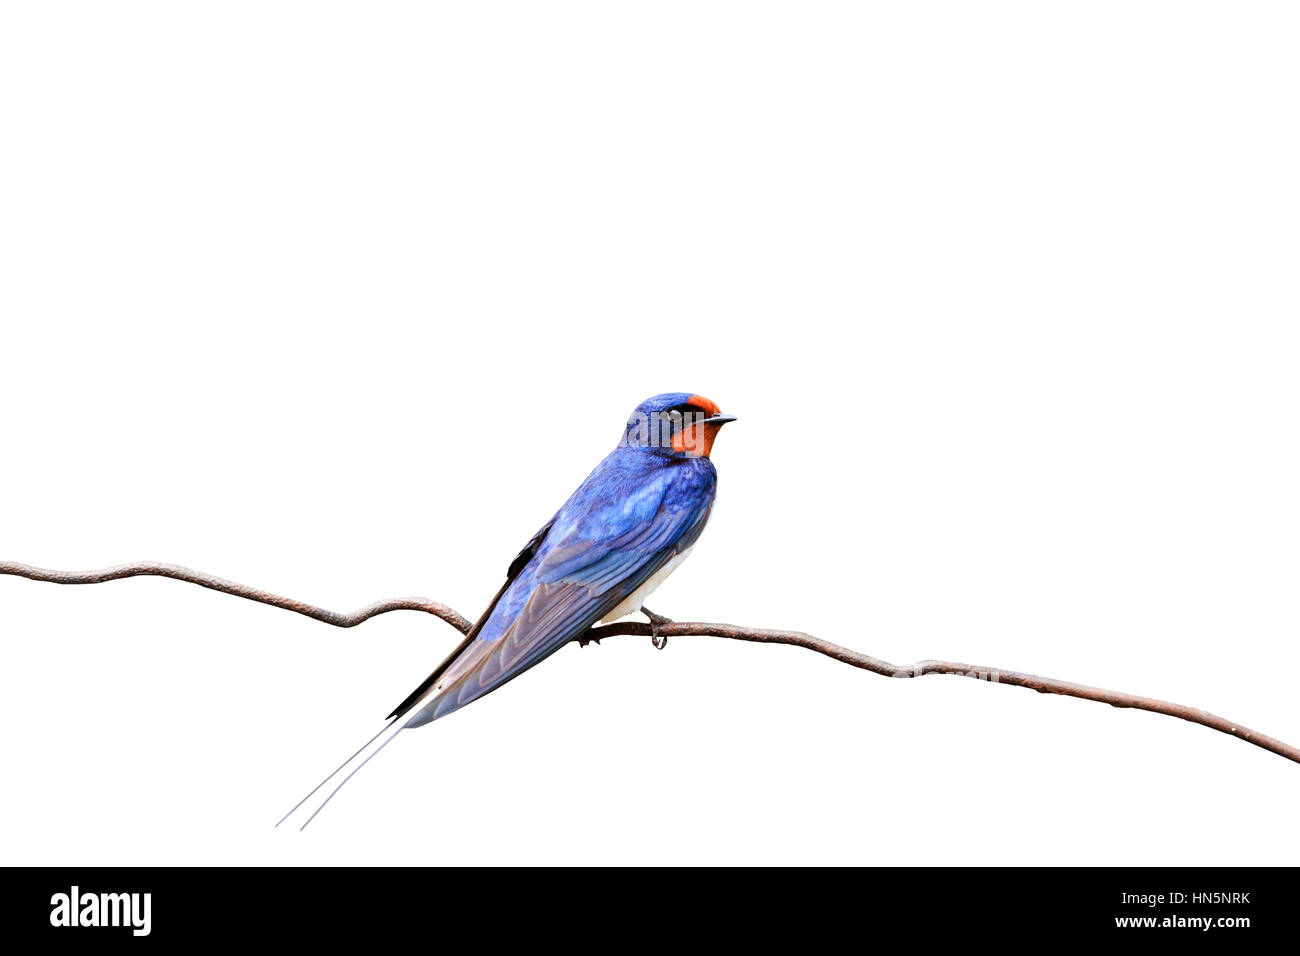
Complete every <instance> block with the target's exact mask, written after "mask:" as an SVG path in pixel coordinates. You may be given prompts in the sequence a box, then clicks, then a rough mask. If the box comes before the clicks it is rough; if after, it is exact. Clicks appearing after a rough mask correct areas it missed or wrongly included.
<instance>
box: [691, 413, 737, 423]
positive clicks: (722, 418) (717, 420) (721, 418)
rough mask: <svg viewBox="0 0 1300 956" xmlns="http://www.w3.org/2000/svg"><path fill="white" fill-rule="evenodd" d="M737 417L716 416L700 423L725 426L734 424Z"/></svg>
mask: <svg viewBox="0 0 1300 956" xmlns="http://www.w3.org/2000/svg"><path fill="white" fill-rule="evenodd" d="M735 420H736V416H735V415H714V416H713V417H712V418H706V419H704V421H702V422H700V424H701V425H725V424H727V422H734V421H735Z"/></svg>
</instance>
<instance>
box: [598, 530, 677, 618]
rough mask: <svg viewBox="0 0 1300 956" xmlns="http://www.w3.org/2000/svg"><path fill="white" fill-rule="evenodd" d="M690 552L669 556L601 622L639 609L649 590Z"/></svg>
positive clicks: (675, 567) (657, 585)
mask: <svg viewBox="0 0 1300 956" xmlns="http://www.w3.org/2000/svg"><path fill="white" fill-rule="evenodd" d="M692 547H694V545H692ZM690 553H691V549H690V548H687V549H686V550H685V551H683V552H682V553H681V554H678V555H674V556H673V557H672V558H670V559H669V561H668V563H667V564H665V565H664V566H663V567H662V568H660V569H659V570H658V571H656V572H655V573H654V574H652V575H650V577H648V578H646V582H645V584H643V585H641V586H640V587H639V588H637V589H636V590H635V591H633V592H632V593H631V594H629V595H628V596H627V598H626V599H624V601H623V603H622V604H620V605H619V606H618V607H616V608H614V610H612V611H610V612H609V613H608V614H606V615H605V616H604V617H602V618H601V619H600V621H601V623H602V624H608V623H609V622H610V621H617V620H618V619H619V618H620V617H626V616H627V615H629V614H633V613H635V612H637V611H639V610H641V603H642V602H643V601H644V600H645V599H646V598H648V597H649V596H650V592H651V591H653V590H654V589H655V588H657V587H659V585H661V584H663V583H664V581H665V579H667V577H668V575H670V574H672V573H673V572H674V571H676V570H677V565H679V564H681V563H682V562H683V561H685V560H686V556H687V555H688V554H690Z"/></svg>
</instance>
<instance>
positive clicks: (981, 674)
mask: <svg viewBox="0 0 1300 956" xmlns="http://www.w3.org/2000/svg"><path fill="white" fill-rule="evenodd" d="M655 632H657V633H658V636H659V637H661V638H664V637H679V636H680V637H725V638H728V639H730V640H733V641H752V642H753V643H756V644H790V645H792V646H794V647H805V648H807V649H808V650H810V651H816V652H817V653H818V654H825V655H826V656H827V657H831V658H834V659H835V660H837V661H842V662H844V663H845V664H849V665H851V666H853V667H861V668H862V669H863V670H868V671H871V672H872V673H873V674H880V675H881V676H883V677H925V676H927V675H929V674H950V675H953V676H955V677H973V678H974V679H975V680H983V681H988V682H990V683H993V684H1010V685H1011V686H1012V687H1028V688H1029V689H1030V690H1036V691H1038V693H1040V694H1060V695H1061V696H1063V697H1078V698H1080V699H1081V700H1095V701H1097V702H1098V703H1102V704H1110V705H1111V706H1112V707H1131V708H1132V709H1134V710H1149V711H1151V712H1152V713H1154V714H1164V715H1165V716H1167V717H1177V718H1178V719H1179V720H1188V721H1191V722H1192V723H1194V724H1200V725H1201V726H1203V727H1209V728H1210V729H1211V730H1217V731H1219V732H1220V733H1224V734H1230V735H1232V736H1233V737H1237V738H1239V739H1241V740H1244V741H1246V742H1247V743H1250V744H1254V745H1255V746H1256V747H1263V748H1264V749H1265V750H1271V751H1272V752H1273V753H1275V754H1278V755H1279V756H1282V757H1286V758H1287V759H1288V760H1294V761H1295V762H1296V763H1300V747H1293V746H1291V745H1290V744H1288V743H1284V742H1283V741H1281V740H1278V739H1277V738H1275V737H1269V736H1268V735H1267V734H1261V733H1260V732H1259V731H1257V730H1251V729H1250V728H1249V727H1243V726H1242V725H1241V724H1238V723H1234V722H1233V721H1231V720H1226V719H1225V718H1223V717H1219V716H1217V715H1215V714H1211V713H1208V712H1206V711H1204V710H1199V709H1197V708H1196V707H1188V706H1187V705H1185V704H1174V703H1170V702H1169V701H1166V700H1157V699H1156V698H1154V697H1141V696H1139V695H1137V694H1125V693H1123V692H1121V691H1117V690H1106V689H1105V688H1103V687H1090V686H1088V685H1087V684H1075V683H1072V682H1071V681H1064V680H1057V679H1056V678H1054V677H1039V676H1038V675H1037V674H1022V673H1020V672H1019V671H1007V670H1002V669H1001V668H997V667H982V666H979V665H976V664H958V663H956V662H954V661H917V662H916V663H915V664H909V665H900V664H891V663H889V661H882V660H881V659H880V658H878V657H871V656H870V655H868V654H863V653H860V652H858V651H854V650H850V649H849V648H847V647H841V646H840V645H839V644H832V643H831V642H830V641H826V640H823V639H822V638H820V637H813V636H812V635H811V634H805V633H803V632H802V631H770V630H762V629H759V628H752V627H737V626H735V625H734V624H686V623H681V622H677V621H674V622H672V623H670V624H656V625H653V626H652V625H650V624H643V623H641V622H639V621H618V622H616V623H614V624H605V625H603V626H601V627H593V628H592V629H591V630H590V631H588V632H587V633H586V634H584V635H583V636H582V639H583V640H587V641H595V640H601V639H603V638H606V637H615V636H616V635H619V634H638V635H645V636H652V635H653V634H654V633H655Z"/></svg>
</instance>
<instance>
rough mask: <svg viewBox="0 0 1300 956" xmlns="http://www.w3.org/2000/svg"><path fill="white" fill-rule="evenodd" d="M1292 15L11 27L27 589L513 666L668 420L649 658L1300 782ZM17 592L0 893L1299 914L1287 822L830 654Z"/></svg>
mask: <svg viewBox="0 0 1300 956" xmlns="http://www.w3.org/2000/svg"><path fill="white" fill-rule="evenodd" d="M1298 25H1300V24H1298V23H1297V16H1296V14H1295V8H1294V7H1293V6H1291V5H1287V4H1252V5H1249V6H1243V5H1240V4H1229V3H1221V4H1202V3H1185V2H1179V3H1168V4H1162V3H1132V2H1124V3H1093V4H1068V5H1067V4H1042V3H1014V4H1011V3H1000V4H987V3H986V4H969V3H955V4H938V3H897V4H870V5H868V4H858V3H849V4H808V3H797V4H796V3H788V4H768V3H753V2H748V3H737V4H721V3H702V2H699V0H693V2H689V3H665V2H660V3H654V4H627V3H619V4H610V3H585V4H561V3H547V4H537V3H520V4H504V3H483V2H475V3H446V4H437V5H432V4H424V3H412V4H383V5H376V4H360V3H355V4H327V3H315V2H314V3H302V4H291V3H279V4H267V3H261V2H259V3H242V4H241V3H226V4H220V5H198V4H184V5H177V4H170V3H156V4H112V5H103V4H16V3H15V4H7V5H5V7H4V8H3V14H2V15H0V131H2V132H0V135H3V137H4V146H3V150H2V151H0V263H2V266H0V268H2V269H3V282H2V283H0V317H2V320H3V339H2V341H0V408H3V419H2V422H3V425H2V429H3V430H2V437H3V445H2V451H0V454H2V455H3V461H2V462H0V465H2V467H0V482H2V485H0V491H2V492H3V494H2V495H0V506H2V507H0V558H3V559H6V560H17V561H25V562H28V563H33V564H38V565H43V566H47V567H57V568H76V569H80V568H93V567H98V566H102V565H108V564H115V563H119V562H123V561H127V560H134V559H143V558H152V559H157V560H165V561H173V562H177V563H181V564H186V565H190V566H193V567H197V568H201V569H204V570H208V571H211V572H214V573H217V574H221V575H223V576H226V577H229V578H233V579H235V580H238V581H244V582H248V583H251V584H255V585H258V586H261V587H264V588H268V589H271V590H275V591H278V592H280V593H282V594H287V595H291V596H293V597H297V598H301V599H303V600H307V601H312V602H315V603H318V604H321V605H324V606H327V607H330V608H335V609H340V610H349V609H352V608H354V607H357V606H360V605H362V604H365V603H368V602H370V601H372V600H376V599H379V598H384V597H393V596H399V595H407V594H424V595H428V596H430V597H434V598H437V599H440V600H443V601H446V602H448V603H450V604H452V605H453V606H455V607H457V608H459V609H460V610H461V611H462V612H464V613H466V614H468V615H471V616H473V615H476V614H477V613H478V611H479V610H480V609H481V608H482V607H483V605H484V604H485V603H486V602H487V600H488V599H489V598H490V597H491V595H492V594H493V592H494V591H495V590H496V588H497V586H498V584H499V582H500V580H501V578H502V576H503V574H504V572H505V568H506V565H507V563H508V562H509V560H510V558H511V557H512V556H513V555H514V553H515V551H516V550H517V549H518V548H519V547H520V546H521V545H522V544H523V543H524V541H526V540H527V538H528V537H529V536H530V535H531V534H532V533H533V531H534V530H535V529H536V528H537V526H538V525H540V524H541V523H542V522H543V521H544V520H546V519H547V518H548V517H549V516H550V515H551V514H552V512H553V511H554V509H555V508H556V507H557V506H558V505H559V504H560V503H561V502H562V501H563V500H564V498H565V497H566V496H567V495H568V493H569V492H570V491H571V490H572V489H573V488H574V487H575V486H576V485H577V483H578V482H579V481H580V480H581V479H582V478H583V477H584V476H585V475H586V474H587V472H588V471H589V470H590V468H591V467H592V466H593V465H594V464H595V463H596V462H597V461H599V460H600V458H601V457H602V456H603V455H604V454H605V453H606V452H607V451H608V450H609V448H611V447H612V446H613V444H614V442H615V441H616V439H617V437H618V434H619V431H620V425H621V423H622V422H623V420H624V418H625V416H626V414H627V413H628V411H629V410H630V409H631V408H632V407H633V406H634V405H636V404H637V402H639V401H640V400H641V399H643V398H645V397H646V396H648V395H650V394H653V393H656V392H660V391H665V390H679V389H680V390H687V391H695V392H699V393H702V394H704V395H707V396H709V397H710V398H713V399H714V400H716V401H717V402H718V403H719V404H721V405H722V407H723V409H724V410H725V411H727V412H730V413H732V414H735V415H738V416H739V417H740V421H739V422H737V423H736V424H734V425H730V426H728V427H727V429H726V430H725V431H724V432H723V434H722V436H721V438H720V439H719V441H718V444H717V447H716V448H715V451H714V460H715V462H716V464H717V466H718V470H719V472H720V476H721V477H720V489H719V498H718V506H717V508H716V510H715V512H714V517H713V520H712V523H711V525H710V527H709V529H708V530H707V532H706V533H705V535H704V537H703V538H702V539H701V541H700V543H699V546H698V547H697V548H696V550H695V554H694V556H693V557H692V559H691V560H690V561H689V562H687V563H686V564H685V565H684V566H683V567H682V569H681V570H680V571H678V573H677V575H676V576H675V577H674V578H673V579H672V580H671V581H670V582H669V583H668V584H667V585H665V586H664V587H663V588H662V589H661V590H660V591H659V593H658V594H657V595H656V597H655V600H654V601H653V602H652V603H651V606H652V607H655V608H656V609H657V610H659V611H660V612H661V613H665V614H668V615H670V616H673V617H676V618H678V619H683V620H722V621H731V622H736V623H744V624H752V625H758V626H772V627H797V628H802V629H805V630H808V631H811V632H814V633H816V634H819V635H822V636H825V637H827V638H830V639H833V640H835V641H838V642H841V643H843V644H847V645H850V646H852V647H855V648H858V649H861V650H863V651H866V652H868V653H871V654H876V655H879V656H883V657H886V658H888V659H890V660H893V661H897V662H911V661H914V660H917V659H921V658H927V657H946V658H950V659H956V660H962V661H968V662H971V663H975V664H983V665H991V666H999V667H1004V668H1014V669H1020V670H1028V671H1031V672H1035V673H1041V674H1048V675H1052V676H1056V677H1061V678H1066V679H1071V680H1075V681H1082V682H1089V683H1095V684H1100V685H1102V686H1105V687H1113V688H1117V689H1121V690H1130V691H1136V692H1140V693H1143V694H1148V695H1153V696H1158V697H1163V698H1167V699H1171V700H1175V701H1180V702H1185V703H1190V704H1194V705H1197V706H1200V707H1203V708H1206V709H1208V710H1211V711H1213V712H1216V713H1220V714H1223V715H1225V716H1228V717H1231V718H1232V719H1234V720H1241V721H1244V722H1245V723H1246V724H1247V725H1249V726H1251V727H1254V728H1256V729H1258V730H1260V731H1263V732H1265V733H1269V734H1273V735H1275V736H1278V737H1281V738H1282V739H1284V740H1290V741H1292V742H1297V741H1300V709H1298V708H1297V698H1296V691H1295V675H1296V672H1297V669H1298V668H1300V641H1298V640H1297V638H1298V637H1300V602H1298V601H1297V599H1296V594H1297V591H1296V586H1297V572H1298V571H1300V544H1298V543H1297V542H1300V504H1298V503H1297V502H1298V498H1297V488H1300V446H1298V445H1297V440H1296V420H1297V412H1298V411H1300V377H1298V376H1297V374H1296V372H1297V364H1298V363H1300V347H1298V346H1300V333H1298V332H1297V305H1300V290H1298V288H1297V272H1296V265H1297V261H1298V256H1300V248H1298V247H1300V239H1298V233H1297V222H1300V187H1298V185H1297V184H1298V183H1300V177H1297V175H1296V171H1297V170H1298V169H1300V136H1298V134H1297V124H1296V121H1295V120H1296V115H1297V114H1296V109H1297V103H1296V99H1297V90H1298V89H1300V60H1298V59H1297V57H1296V55H1295V51H1296V45H1297V39H1298V37H1297V26H1298ZM455 639H456V635H455V634H454V632H452V631H451V630H450V629H449V628H448V627H446V626H445V625H443V624H441V623H440V622H438V621H436V620H434V619H432V618H428V617H425V616H423V615H419V614H393V615H390V616H387V617H383V618H378V619H375V620H374V621H371V622H370V623H367V624H365V625H363V626H362V627H360V628H357V629H355V630H351V631H341V630H336V629H333V628H331V627H329V626H327V625H324V624H320V623H316V622H313V621H310V620H307V619H305V618H301V617H297V616H295V615H293V614H289V613H286V612H283V611H279V610H275V609H272V608H267V607H263V606H260V605H255V604H250V603H246V602H242V601H238V600H235V599H233V598H230V597H225V596H222V595H217V594H213V593H211V592H207V591H203V590H201V589H198V588H194V587H191V586H188V585H185V584H181V583H178V582H173V581H165V580H156V579H140V580H132V581H125V582H117V583H112V584H104V585H100V586H96V587H83V588H61V587H56V586H54V585H49V584H37V583H33V582H30V581H25V580H20V579H14V578H3V579H0V653H2V654H3V669H2V672H0V722H2V726H3V728H4V731H3V738H2V739H0V749H2V751H3V766H4V768H5V770H4V783H3V787H0V848H2V850H0V853H2V854H3V860H4V862H11V863H40V864H141V863H157V864H167V863H185V864H189V863H193V864H200V863H299V862H302V863H371V862H374V863H411V864H414V863H425V864H442V863H507V862H513V863H652V864H654V863H705V862H708V863H778V862H779V863H794V862H799V863H830V862H835V863H906V864H931V863H1086V864H1101V863H1122V864H1131V863H1160V864H1191V863H1288V862H1295V860H1296V852H1297V849H1300V836H1298V835H1297V830H1296V827H1295V825H1294V819H1295V817H1294V810H1295V806H1296V801H1297V795H1298V793H1300V767H1297V766H1296V765H1295V764H1292V763H1288V762H1287V761H1285V760H1283V759H1281V758H1279V757H1277V756H1274V755H1272V754H1270V753H1267V752H1265V751H1263V750H1260V749H1257V748H1255V747H1252V746H1249V745H1248V744H1245V743H1243V742H1241V741H1239V740H1235V739H1233V738H1231V737H1228V736H1225V735H1220V734H1216V733H1213V732H1211V731H1209V730H1206V729H1204V728H1200V727H1197V726H1194V725H1191V724H1187V723H1182V722H1179V721H1176V720H1172V719H1168V718H1164V717H1159V716H1156V715H1152V714H1146V713H1138V712H1133V711H1123V710H1115V709H1112V708H1109V707H1105V706H1101V705H1098V704H1095V703H1088V702H1084V701H1079V700H1069V699H1061V698H1054V697H1043V696H1037V695H1034V694H1031V693H1028V692H1026V691H1023V690H1018V689H1014V688H1009V687H996V686H991V685H988V684H983V683H977V682H975V681H966V680H960V679H956V678H947V677H931V678H927V679H925V680H919V681H897V680H895V681H891V680H886V679H882V678H879V677H876V676H874V675H871V674H869V673H866V672H863V671H856V670H853V669H851V668H849V667H846V666H844V665H841V664H837V663H835V662H832V661H830V660H827V659H825V658H822V657H819V656H816V655H814V654H811V653H808V652H807V651H803V650H799V649H795V648H785V647H761V646H756V645H748V644H739V643H733V642H728V641H721V640H714V639H704V638H701V639H693V640H692V639H674V640H672V641H671V642H670V644H669V647H668V649H667V651H666V652H663V653H658V652H656V651H654V650H653V649H652V648H651V647H650V643H649V641H648V640H647V639H644V638H621V639H618V640H614V641H610V642H608V643H606V644H605V645H604V646H601V647H588V648H586V649H583V650H579V649H578V648H577V647H573V648H566V649H564V650H562V651H561V652H560V653H558V654H557V655H555V656H554V657H553V658H551V659H549V660H548V661H546V662H545V663H544V664H543V665H542V666H540V667H538V668H537V669H535V670H533V671H530V672H529V673H528V674H526V675H525V676H524V677H522V678H520V679H519V680H518V681H516V682H514V683H512V684H510V685H509V686H508V687H506V688H505V689H503V690H502V691H501V692H500V693H497V694H493V695H492V696H490V697H488V698H486V699H484V700H482V701H480V702H478V703H476V704H475V705H473V706H472V707H469V708H467V709H465V710H464V711H462V712H460V713H458V714H456V715H454V716H453V717H451V718H449V719H447V720H444V721H440V722H438V723H436V724H433V725H431V726H429V727H427V728H424V729H422V730H419V731H418V732H412V733H409V734H404V735H402V737H401V738H400V739H399V740H398V741H397V742H396V743H395V744H394V745H393V746H392V747H390V748H388V750H386V751H385V752H384V753H383V755H382V756H381V757H380V758H379V759H377V760H375V761H374V762H372V763H371V764H370V765H369V766H368V767H367V768H366V769H365V771H364V772H363V773H362V774H360V775H359V776H358V777H357V778H356V779H355V780H354V781H353V782H352V783H351V784H350V785H349V787H348V788H347V789H346V790H344V791H343V793H342V794H341V795H340V796H339V798H338V799H337V800H335V801H334V802H333V803H332V804H331V805H330V807H329V808H328V809H327V810H326V812H325V813H324V814H323V815H322V816H321V817H320V818H319V819H318V820H317V821H316V823H315V824H313V826H312V828H310V829H309V830H308V831H307V832H306V833H305V834H302V835H300V834H298V833H297V832H296V831H290V832H286V831H285V829H281V830H278V831H276V830H272V824H273V823H274V822H275V820H276V819H278V818H279V816H280V815H281V813H283V812H284V811H285V810H286V809H288V807H289V806H291V805H292V804H293V803H294V801H296V800H297V799H298V797H300V796H301V795H302V794H303V793H305V792H306V790H307V789H309V788H310V787H311V786H312V785H313V784H314V783H315V782H316V781H317V780H318V779H319V777H320V776H322V775H323V774H324V773H325V772H326V771H327V770H329V769H330V768H331V767H333V766H334V765H335V764H336V763H337V762H338V761H339V760H341V759H342V758H343V757H345V756H346V755H347V754H348V753H350V752H351V751H352V750H353V749H354V748H355V747H356V746H358V745H359V744H360V743H361V741H362V740H364V739H365V737H366V736H367V735H368V733H369V732H371V731H372V730H374V729H376V728H377V727H378V726H379V724H380V722H381V718H382V717H383V715H384V714H385V713H387V712H388V710H389V709H391V707H392V706H393V705H394V704H395V703H396V702H397V701H398V700H400V699H401V698H402V697H403V696H404V695H405V694H406V693H407V691H408V690H410V689H411V687H412V686H414V685H415V684H416V683H418V682H419V681H420V679H421V678H423V676H424V675H425V674H426V673H427V672H428V671H429V669H430V668H431V667H432V666H433V665H434V664H435V663H436V662H437V661H438V660H440V659H441V657H442V655H443V654H444V653H445V652H446V651H447V650H448V649H449V648H450V647H451V646H453V643H454V641H455Z"/></svg>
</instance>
